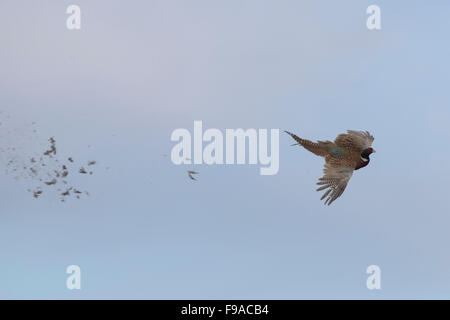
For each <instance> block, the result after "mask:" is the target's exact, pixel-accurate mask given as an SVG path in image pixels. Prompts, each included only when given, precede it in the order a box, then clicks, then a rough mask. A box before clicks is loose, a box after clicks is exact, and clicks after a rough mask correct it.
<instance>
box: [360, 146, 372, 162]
mask: <svg viewBox="0 0 450 320" xmlns="http://www.w3.org/2000/svg"><path fill="white" fill-rule="evenodd" d="M372 153H375V149H373V148H372V147H370V148H367V149H364V150H363V152H361V159H362V160H363V161H369V160H370V158H369V156H370V155H371V154H372Z"/></svg>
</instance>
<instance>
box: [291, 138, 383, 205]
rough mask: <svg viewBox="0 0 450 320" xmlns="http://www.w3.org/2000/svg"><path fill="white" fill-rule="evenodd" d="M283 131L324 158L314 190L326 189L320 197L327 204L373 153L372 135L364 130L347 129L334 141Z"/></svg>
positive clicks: (367, 162) (367, 161) (365, 163)
mask: <svg viewBox="0 0 450 320" xmlns="http://www.w3.org/2000/svg"><path fill="white" fill-rule="evenodd" d="M286 133H287V134H289V135H290V136H291V137H292V138H294V140H295V141H297V143H296V144H299V145H301V146H303V147H304V148H305V149H306V150H308V151H310V152H312V153H314V154H315V155H317V156H320V157H324V158H325V168H324V169H323V171H324V175H323V177H322V178H320V179H319V182H318V183H317V184H318V185H321V187H319V188H318V189H317V191H321V190H325V189H328V190H326V191H325V193H324V194H323V196H322V198H321V200H323V199H324V198H326V197H327V199H326V200H325V204H328V205H330V204H331V203H332V202H333V201H334V200H336V199H337V198H338V197H340V196H341V195H342V193H343V192H344V190H345V188H346V187H347V183H348V181H349V180H350V178H351V176H352V174H353V171H354V170H359V169H361V168H364V167H365V166H367V165H368V164H369V162H370V158H369V156H370V154H371V153H373V152H375V150H374V149H372V147H371V146H372V142H373V140H374V137H373V136H372V135H371V134H370V133H369V132H367V131H353V130H348V131H347V133H342V134H340V135H338V136H337V138H336V139H335V140H334V142H331V141H317V142H312V141H309V140H306V139H302V138H299V137H298V136H296V135H295V134H293V133H290V132H288V131H286Z"/></svg>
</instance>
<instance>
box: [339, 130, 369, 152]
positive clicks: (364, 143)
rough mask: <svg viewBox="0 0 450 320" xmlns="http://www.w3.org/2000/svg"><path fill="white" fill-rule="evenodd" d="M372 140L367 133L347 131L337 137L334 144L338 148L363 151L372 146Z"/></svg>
mask: <svg viewBox="0 0 450 320" xmlns="http://www.w3.org/2000/svg"><path fill="white" fill-rule="evenodd" d="M374 139H375V138H374V137H373V136H372V135H371V134H370V133H369V132H368V131H354V130H347V133H341V134H340V135H338V136H337V138H336V140H334V143H335V144H336V145H338V146H339V147H346V148H354V149H358V150H365V149H367V148H369V147H370V146H372V142H373V140H374Z"/></svg>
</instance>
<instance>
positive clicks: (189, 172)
mask: <svg viewBox="0 0 450 320" xmlns="http://www.w3.org/2000/svg"><path fill="white" fill-rule="evenodd" d="M193 174H198V172H195V171H192V170H188V176H189V178H191V180H195V181H197V179H195V178H194V176H193Z"/></svg>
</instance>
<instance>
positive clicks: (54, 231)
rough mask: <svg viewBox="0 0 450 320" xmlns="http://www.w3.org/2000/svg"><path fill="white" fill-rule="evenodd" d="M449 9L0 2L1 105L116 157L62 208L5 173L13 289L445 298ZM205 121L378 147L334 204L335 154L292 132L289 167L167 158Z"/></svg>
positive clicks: (8, 276) (2, 234)
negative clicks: (365, 140)
mask: <svg viewBox="0 0 450 320" xmlns="http://www.w3.org/2000/svg"><path fill="white" fill-rule="evenodd" d="M69 4H78V5H79V6H80V7H81V10H82V29H81V30H79V31H69V30H67V29H66V25H65V20H66V17H67V15H66V13H65V10H66V7H67V6H68V5H69ZM370 4H378V5H379V6H380V7H381V15H382V30H380V31H369V30H367V28H366V17H367V15H366V8H367V6H369V5H370ZM449 14H450V3H449V2H448V1H444V0H440V1H433V2H431V1H406V0H403V1H395V2H394V1H385V0H384V1H365V0H349V1H343V2H338V1H331V0H329V1H293V0H292V1H256V0H247V1H237V0H232V1H217V0H214V1H211V0H208V1H206V0H201V1H200V0H190V1H179V0H177V1H174V0H172V1H167V0H164V1H162V0H161V1H127V2H126V3H125V2H124V1H111V0H108V1H106V0H97V1H87V0H77V1H50V0H48V1H17V0H2V1H1V2H0V39H1V44H0V48H1V50H0V72H1V77H0V109H2V110H4V111H6V112H7V113H9V114H10V115H11V117H12V118H14V119H16V120H15V121H19V122H20V120H22V119H23V121H35V122H36V123H38V125H39V128H40V136H41V137H42V139H44V142H45V139H46V138H47V137H49V136H55V137H56V138H57V141H58V143H59V147H60V150H61V152H62V153H75V154H76V155H77V157H79V158H89V157H95V159H96V160H97V161H98V162H99V165H100V166H109V167H110V168H111V169H110V170H108V171H106V170H99V171H98V172H96V175H95V176H94V177H93V178H92V179H90V180H89V182H88V185H87V187H88V188H89V190H90V192H91V196H90V197H89V198H87V199H83V200H80V201H70V202H68V203H65V204H63V203H60V202H59V201H57V199H53V198H51V197H44V196H43V197H42V198H40V199H39V200H35V199H33V198H32V197H30V194H28V193H27V192H26V191H25V190H24V189H25V188H26V183H25V182H15V181H14V180H12V179H11V177H8V176H3V177H1V180H0V193H1V194H2V197H3V199H4V201H1V204H0V213H1V220H0V243H1V245H0V298H40V299H47V298H61V299H72V298H87V299H91V298H125V299H129V298H138V299H171V298H204V299H222V298H229V299H231V298H234V299H240V298H246V299H249V298H255V299H258V298H261V299H300V298H342V299H345V298H358V299H379V298H384V299H391V298H449V292H450V256H449V254H448V244H449V242H450V234H449V232H448V225H449V224H450V217H449V214H450V210H449V209H450V208H449V207H450V206H449V202H448V199H447V196H448V195H447V194H448V176H449V174H450V165H449V162H448V159H449V157H450V152H449V151H448V148H447V146H448V141H449V138H450V129H449V127H448V123H449V120H450V110H449V104H448V84H449V83H450V81H449V80H450V64H449V62H448V57H449V56H450V44H449V41H448V31H449V30H450V21H449V20H448V16H449ZM17 119H20V120H17ZM194 120H202V121H203V125H204V127H205V128H218V129H221V130H224V129H226V128H239V127H242V128H267V129H270V128H279V129H281V130H289V131H292V132H295V133H297V134H298V135H300V136H302V137H305V138H308V139H333V138H334V137H335V136H336V135H337V134H339V133H341V132H344V131H345V130H346V129H363V130H369V131H370V132H371V133H372V134H373V135H374V136H375V142H374V148H375V149H376V150H377V153H376V154H375V155H373V156H372V161H371V163H370V165H369V166H368V167H367V168H364V169H363V170H360V171H358V172H356V173H355V174H354V175H353V178H352V179H351V181H350V183H349V186H348V188H347V190H346V191H345V193H344V195H343V197H341V198H340V199H338V200H337V201H336V202H335V203H333V205H332V206H331V207H325V206H323V204H322V203H321V202H320V201H319V199H320V194H319V193H317V192H316V191H315V188H316V185H315V183H316V180H317V178H318V177H320V176H321V173H322V165H323V160H321V159H320V158H316V157H314V155H312V154H310V153H308V152H307V151H305V150H303V149H300V148H298V147H290V144H291V143H292V141H291V140H290V138H289V137H288V136H286V135H281V137H280V170H279V173H278V175H276V176H260V175H259V166H247V165H244V166H209V167H208V166H206V165H203V166H196V167H195V169H196V170H197V171H199V172H200V175H199V177H198V181H196V182H193V181H190V180H189V179H188V178H187V175H186V170H187V169H190V168H191V166H189V167H184V166H174V165H173V164H172V163H171V162H170V158H166V157H164V156H163V154H170V150H171V148H172V146H173V145H174V143H172V142H171V141H170V134H171V132H172V131H173V130H174V129H177V128H188V129H190V130H192V126H193V121H194ZM18 143H22V142H21V141H18ZM87 144H89V145H92V148H90V149H89V150H87V149H86V148H85V146H86V145H87ZM0 171H3V170H0ZM70 264H77V265H79V266H80V267H81V270H82V290H81V291H78V292H75V291H69V290H67V289H66V287H65V282H66V277H67V275H66V274H65V269H66V267H67V266H68V265H70ZM371 264H376V265H379V266H380V268H381V270H382V290H380V291H369V290H368V289H367V288H366V286H365V283H366V278H367V275H366V274H365V270H366V268H367V266H369V265H371Z"/></svg>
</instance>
